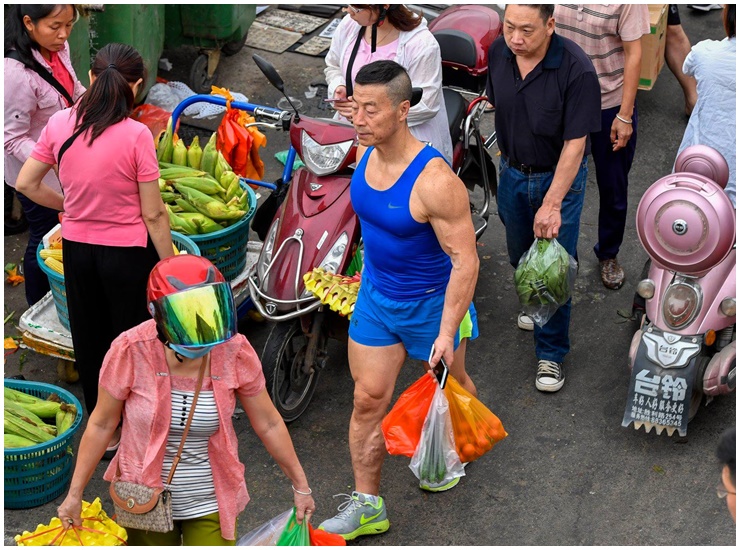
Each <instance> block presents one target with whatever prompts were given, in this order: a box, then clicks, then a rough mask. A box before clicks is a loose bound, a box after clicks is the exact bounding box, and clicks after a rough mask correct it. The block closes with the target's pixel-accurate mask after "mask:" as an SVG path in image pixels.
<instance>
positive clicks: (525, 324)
mask: <svg viewBox="0 0 740 550" xmlns="http://www.w3.org/2000/svg"><path fill="white" fill-rule="evenodd" d="M516 326H518V327H519V328H520V329H522V330H534V321H533V320H532V318H531V317H530V316H529V315H527V314H526V313H524V312H522V313H520V314H519V317H517V319H516Z"/></svg>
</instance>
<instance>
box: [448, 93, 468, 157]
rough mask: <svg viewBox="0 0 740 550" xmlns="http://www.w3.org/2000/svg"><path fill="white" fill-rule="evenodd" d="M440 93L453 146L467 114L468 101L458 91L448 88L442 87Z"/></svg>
mask: <svg viewBox="0 0 740 550" xmlns="http://www.w3.org/2000/svg"><path fill="white" fill-rule="evenodd" d="M442 95H443V97H444V99H445V105H446V107H447V121H448V122H449V124H450V137H451V138H452V146H453V147H454V146H455V144H456V143H457V142H458V141H459V140H460V135H461V133H462V122H463V120H464V119H465V115H466V114H467V110H468V102H467V101H466V99H465V98H464V97H463V96H462V95H461V94H460V93H458V92H456V91H455V90H451V89H450V88H443V89H442Z"/></svg>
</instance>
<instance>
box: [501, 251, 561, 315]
mask: <svg viewBox="0 0 740 550" xmlns="http://www.w3.org/2000/svg"><path fill="white" fill-rule="evenodd" d="M569 271H570V255H569V254H568V251H567V250H565V248H563V247H562V246H561V245H560V244H559V243H558V242H557V241H556V240H555V239H553V240H552V241H550V240H548V239H537V241H536V242H535V243H534V244H533V245H532V247H531V248H530V249H529V251H528V252H527V253H526V254H525V256H524V257H523V258H522V260H521V261H520V262H519V266H518V267H517V269H516V272H515V273H514V282H515V283H516V291H517V294H518V295H519V301H520V302H521V304H522V305H523V306H538V305H548V304H557V305H562V304H564V303H565V302H567V301H568V299H569V298H570V278H569Z"/></svg>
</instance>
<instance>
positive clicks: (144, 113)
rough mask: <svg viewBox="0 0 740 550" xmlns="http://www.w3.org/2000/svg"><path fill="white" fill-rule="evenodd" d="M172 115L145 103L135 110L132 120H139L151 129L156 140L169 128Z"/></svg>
mask: <svg viewBox="0 0 740 550" xmlns="http://www.w3.org/2000/svg"><path fill="white" fill-rule="evenodd" d="M171 115H172V113H170V112H169V111H165V110H164V109H162V108H160V107H157V106H156V105H150V104H149V103H144V104H142V105H139V106H138V107H137V108H136V109H134V112H133V113H131V118H133V119H134V120H138V121H139V122H141V123H142V124H144V125H145V126H146V127H147V128H149V131H150V132H151V133H152V136H153V137H154V138H155V139H156V138H158V137H159V134H161V133H162V132H164V131H165V129H166V128H167V121H168V120H169V119H170V116H171Z"/></svg>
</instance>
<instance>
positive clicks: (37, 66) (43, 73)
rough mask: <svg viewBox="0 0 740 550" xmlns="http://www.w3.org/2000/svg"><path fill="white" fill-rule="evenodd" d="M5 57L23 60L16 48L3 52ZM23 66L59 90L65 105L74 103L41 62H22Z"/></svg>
mask: <svg viewBox="0 0 740 550" xmlns="http://www.w3.org/2000/svg"><path fill="white" fill-rule="evenodd" d="M5 57H9V58H10V59H15V60H16V61H18V62H20V63H23V60H22V59H21V56H20V55H19V54H18V50H10V51H9V52H7V53H6V54H5ZM23 65H24V66H26V67H28V68H29V69H31V70H32V71H34V72H36V73H37V74H38V75H39V76H40V77H41V78H43V79H44V80H45V81H46V82H48V83H49V84H50V85H51V86H53V87H54V89H55V90H56V91H57V92H59V94H60V95H61V96H62V97H63V98H64V99H66V100H67V105H68V106H70V107H71V106H72V105H73V104H74V101H73V100H72V96H71V95H69V92H68V91H67V90H66V89H65V87H64V86H62V83H61V82H59V81H58V80H57V79H56V78H54V75H53V74H52V73H50V72H49V71H47V70H46V68H44V66H43V65H41V63H39V62H38V61H36V60H35V59H34V60H33V65H27V64H26V63H23Z"/></svg>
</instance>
